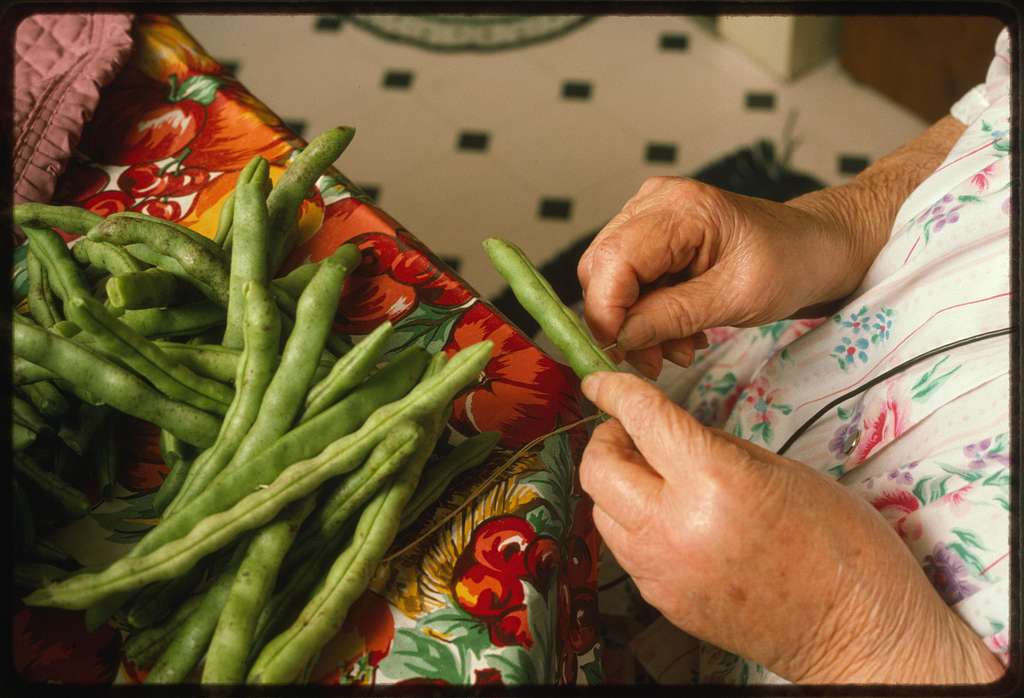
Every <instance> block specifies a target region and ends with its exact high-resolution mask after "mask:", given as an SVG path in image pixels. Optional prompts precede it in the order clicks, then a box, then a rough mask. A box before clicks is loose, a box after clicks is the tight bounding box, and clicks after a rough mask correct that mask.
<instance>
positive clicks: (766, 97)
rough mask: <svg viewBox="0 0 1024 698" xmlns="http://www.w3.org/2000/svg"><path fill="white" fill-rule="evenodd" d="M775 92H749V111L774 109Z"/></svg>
mask: <svg viewBox="0 0 1024 698" xmlns="http://www.w3.org/2000/svg"><path fill="white" fill-rule="evenodd" d="M774 108H775V93H774V92H748V93H747V109H774Z"/></svg>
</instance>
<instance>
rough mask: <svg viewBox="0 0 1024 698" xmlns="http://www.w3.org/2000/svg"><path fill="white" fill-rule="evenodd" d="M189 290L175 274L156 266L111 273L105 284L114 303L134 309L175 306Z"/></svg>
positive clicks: (108, 296)
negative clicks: (124, 272) (115, 273)
mask: <svg viewBox="0 0 1024 698" xmlns="http://www.w3.org/2000/svg"><path fill="white" fill-rule="evenodd" d="M187 290H188V289H187V287H186V286H185V285H184V284H182V283H181V281H179V280H178V277H176V276H175V275H174V274H171V273H170V272H166V271H164V270H163V269H157V268H156V267H151V268H149V269H146V270H145V271H136V272H132V273H130V274H118V275H116V276H111V277H110V278H109V279H107V283H106V291H107V298H109V299H110V302H111V304H113V305H115V306H117V307H120V308H128V309H131V310H136V309H139V308H165V307H167V306H170V305H174V304H175V303H178V302H179V301H181V300H182V299H183V298H184V297H185V295H186V291H187Z"/></svg>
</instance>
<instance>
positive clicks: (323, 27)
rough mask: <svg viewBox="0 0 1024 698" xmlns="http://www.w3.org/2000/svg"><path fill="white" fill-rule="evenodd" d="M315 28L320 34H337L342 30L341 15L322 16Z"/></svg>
mask: <svg viewBox="0 0 1024 698" xmlns="http://www.w3.org/2000/svg"><path fill="white" fill-rule="evenodd" d="M314 28H315V29H316V30H317V31H318V32H336V31H338V30H339V29H341V16H340V15H322V16H320V17H317V18H316V24H315V25H314Z"/></svg>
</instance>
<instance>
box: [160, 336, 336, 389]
mask: <svg viewBox="0 0 1024 698" xmlns="http://www.w3.org/2000/svg"><path fill="white" fill-rule="evenodd" d="M156 344H157V346H159V347H160V348H161V349H163V350H164V352H165V353H166V354H167V355H168V356H170V357H171V358H172V359H174V360H175V361H177V362H178V363H180V364H184V365H185V366H188V367H189V368H190V369H192V370H193V371H195V372H196V373H198V374H200V375H203V376H206V377H207V378H212V379H214V380H218V381H220V382H221V383H234V381H235V371H236V370H237V369H238V357H239V356H240V355H241V353H242V352H240V351H238V350H237V349H228V348H227V347H223V346H221V345H219V344H180V343H178V342H169V341H165V340H156ZM333 366H334V362H333V361H331V362H327V361H325V360H324V359H322V358H321V359H320V363H319V364H318V365H317V368H316V372H315V373H314V374H313V380H315V381H320V380H323V378H324V377H325V376H327V374H328V373H330V370H331V368H332V367H333Z"/></svg>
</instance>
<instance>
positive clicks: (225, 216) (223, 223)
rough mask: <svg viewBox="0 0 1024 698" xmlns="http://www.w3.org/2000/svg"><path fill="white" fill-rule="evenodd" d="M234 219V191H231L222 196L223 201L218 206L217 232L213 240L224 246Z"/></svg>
mask: <svg viewBox="0 0 1024 698" xmlns="http://www.w3.org/2000/svg"><path fill="white" fill-rule="evenodd" d="M236 186H237V185H236ZM234 219H235V192H234V191H231V192H229V193H228V195H227V196H226V197H224V203H222V204H221V206H220V214H218V216H217V233H216V235H214V237H213V241H214V242H215V243H217V244H218V245H220V246H221V247H225V245H226V244H227V241H228V234H229V233H230V232H231V224H232V223H233V222H234Z"/></svg>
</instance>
